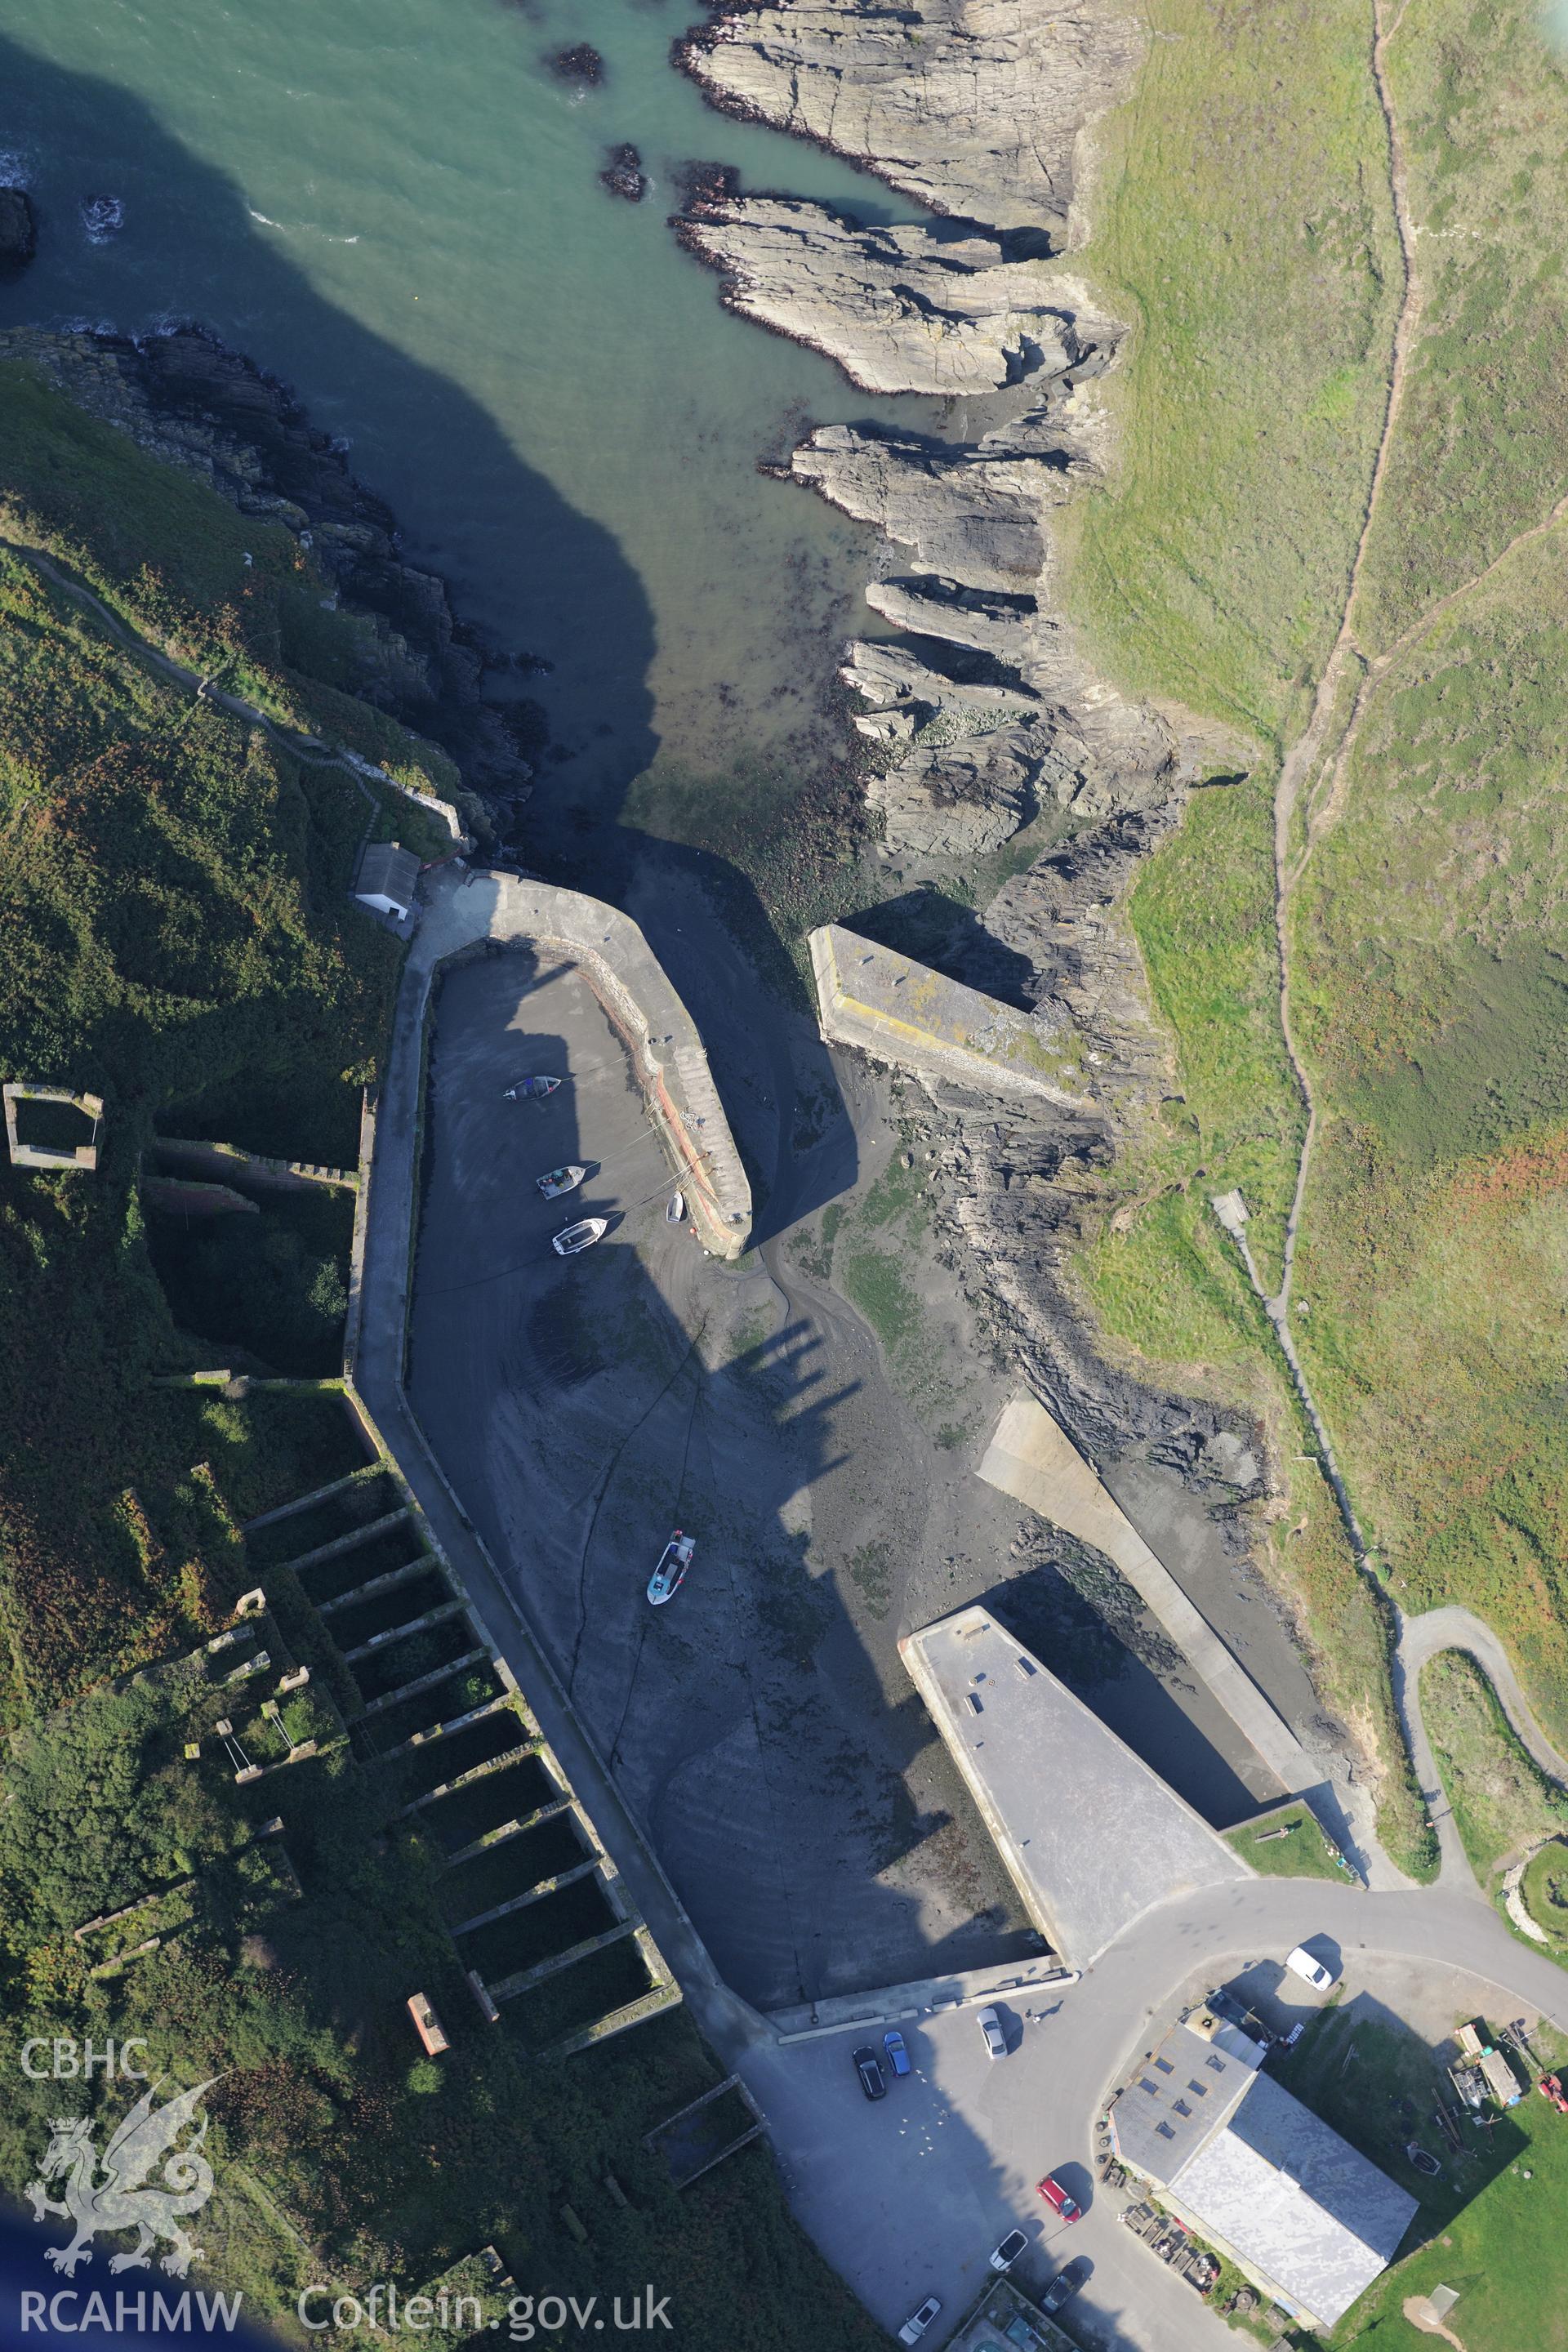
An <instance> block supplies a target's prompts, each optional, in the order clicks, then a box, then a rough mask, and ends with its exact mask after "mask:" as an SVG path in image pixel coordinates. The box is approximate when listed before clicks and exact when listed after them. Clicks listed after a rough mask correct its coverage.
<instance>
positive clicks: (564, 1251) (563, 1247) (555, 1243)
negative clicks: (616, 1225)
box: [550, 1217, 610, 1257]
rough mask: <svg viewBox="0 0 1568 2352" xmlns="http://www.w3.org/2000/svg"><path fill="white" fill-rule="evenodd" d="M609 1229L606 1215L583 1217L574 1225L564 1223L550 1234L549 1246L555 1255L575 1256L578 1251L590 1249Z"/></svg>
mask: <svg viewBox="0 0 1568 2352" xmlns="http://www.w3.org/2000/svg"><path fill="white" fill-rule="evenodd" d="M609 1230H610V1221H609V1219H608V1217H583V1218H581V1219H580V1220H579V1221H578V1223H576V1224H574V1225H565V1226H563V1228H562V1230H561V1232H560V1233H558V1234H551V1236H550V1246H551V1248H552V1250H553V1251H554V1252H555V1255H556V1256H557V1257H575V1256H576V1255H578V1253H579V1251H581V1250H585V1249H592V1248H593V1246H594V1244H595V1242H597V1241H602V1240H603V1239H604V1237H605V1234H607V1233H608V1232H609Z"/></svg>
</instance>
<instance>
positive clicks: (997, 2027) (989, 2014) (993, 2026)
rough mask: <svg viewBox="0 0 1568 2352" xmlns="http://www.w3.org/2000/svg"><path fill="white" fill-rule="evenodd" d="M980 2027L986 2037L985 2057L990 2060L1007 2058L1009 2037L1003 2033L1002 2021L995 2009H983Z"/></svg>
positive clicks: (980, 2016)
mask: <svg viewBox="0 0 1568 2352" xmlns="http://www.w3.org/2000/svg"><path fill="white" fill-rule="evenodd" d="M979 2025H980V2031H981V2032H982V2033H983V2034H984V2036H985V2055H986V2056H987V2057H988V2058H1005V2056H1006V2055H1007V2037H1006V2035H1005V2033H1004V2032H1003V2031H1002V2020H1001V2019H1000V2018H999V2017H998V2016H997V2014H996V2011H994V2009H983V2010H982V2011H980V2015H979Z"/></svg>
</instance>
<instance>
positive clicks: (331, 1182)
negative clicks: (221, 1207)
mask: <svg viewBox="0 0 1568 2352" xmlns="http://www.w3.org/2000/svg"><path fill="white" fill-rule="evenodd" d="M153 1159H154V1160H155V1161H156V1162H157V1164H158V1166H159V1167H160V1168H164V1169H174V1170H177V1171H182V1172H184V1174H186V1175H189V1176H211V1177H216V1178H217V1179H218V1180H219V1181H221V1180H222V1179H223V1178H224V1177H226V1176H232V1177H243V1178H244V1179H245V1181H246V1182H247V1184H255V1185H256V1186H258V1188H259V1189H261V1190H264V1191H270V1192H313V1191H315V1190H316V1189H317V1188H318V1187H319V1186H321V1185H326V1186H328V1187H330V1188H331V1189H332V1190H334V1191H338V1192H352V1191H353V1188H354V1186H355V1185H356V1184H357V1183H358V1182H359V1178H358V1176H357V1174H356V1173H355V1171H353V1169H352V1168H327V1167H323V1166H322V1165H321V1163H320V1162H319V1161H317V1160H271V1159H268V1158H265V1157H264V1156H263V1155H262V1154H261V1153H260V1152H257V1151H242V1150H240V1148H239V1146H238V1145H237V1143H207V1142H204V1141H202V1140H200V1139H197V1138H195V1137H186V1136H175V1135H159V1136H155V1137H154V1138H153Z"/></svg>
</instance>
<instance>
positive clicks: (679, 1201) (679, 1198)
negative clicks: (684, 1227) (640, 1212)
mask: <svg viewBox="0 0 1568 2352" xmlns="http://www.w3.org/2000/svg"><path fill="white" fill-rule="evenodd" d="M685 1214H686V1195H685V1193H684V1192H672V1193H671V1194H670V1196H669V1201H668V1205H667V1207H666V1209H665V1212H664V1222H665V1223H666V1224H667V1225H678V1224H679V1223H680V1221H681V1219H682V1217H684V1216H685Z"/></svg>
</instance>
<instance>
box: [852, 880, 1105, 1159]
mask: <svg viewBox="0 0 1568 2352" xmlns="http://www.w3.org/2000/svg"><path fill="white" fill-rule="evenodd" d="M806 944H807V946H808V947H809V948H810V950H811V968H812V972H813V974H814V976H815V978H816V1003H817V1018H818V1021H819V1022H820V1024H821V1027H822V1034H823V1035H824V1037H825V1038H826V1040H827V1042H828V1044H829V1045H856V1046H858V1047H859V1049H860V1051H861V1052H862V1053H865V1054H870V1055H873V1056H874V1057H875V1059H876V1060H878V1061H879V1062H891V1063H894V1064H896V1065H897V1066H899V1067H900V1068H902V1069H907V1070H912V1071H913V1072H914V1074H915V1075H916V1076H918V1077H921V1078H925V1079H928V1080H930V1079H933V1078H952V1079H955V1080H956V1081H957V1082H958V1083H959V1084H960V1085H962V1086H969V1087H979V1088H981V1089H982V1090H983V1091H984V1092H985V1093H987V1094H996V1093H1001V1094H1006V1095H1014V1096H1019V1097H1032V1098H1033V1099H1035V1100H1036V1101H1040V1102H1049V1103H1054V1104H1056V1105H1057V1106H1058V1108H1060V1109H1063V1110H1071V1111H1079V1112H1083V1113H1086V1114H1089V1115H1090V1116H1092V1115H1093V1113H1094V1105H1093V1104H1092V1102H1090V1101H1089V1099H1088V1098H1087V1097H1085V1096H1083V1095H1081V1094H1075V1093H1074V1092H1072V1091H1071V1087H1070V1083H1069V1082H1070V1080H1071V1079H1072V1078H1074V1077H1075V1076H1077V1075H1078V1068H1079V1056H1080V1055H1081V1051H1082V1048H1081V1047H1080V1045H1079V1043H1078V1040H1077V1038H1076V1037H1075V1035H1074V1034H1073V1033H1072V1031H1071V1030H1070V1029H1068V1030H1066V1031H1064V1032H1060V1033H1053V1032H1052V1031H1050V1030H1048V1029H1047V1028H1045V1027H1043V1026H1042V1025H1041V1024H1039V1023H1037V1022H1036V1021H1034V1020H1032V1019H1031V1018H1030V1016H1029V1015H1028V1013H1020V1012H1018V1011H1017V1010H1016V1008H1015V1007H1014V1006H1013V1005H1011V1004H1004V1003H1002V1002H1001V1001H1000V999H999V998H997V997H994V996H983V995H982V994H981V992H980V991H979V990H978V989H977V988H966V987H965V986H964V985H963V982H962V981H957V980H948V979H947V978H945V976H944V975H943V974H942V972H940V971H932V970H931V966H930V965H929V964H923V963H916V962H915V961H914V960H913V958H912V957H910V956H907V955H900V952H899V950H897V949H896V948H888V947H883V946H881V945H880V944H879V942H878V941H877V940H868V939H863V938H862V937H861V936H860V934H859V933H858V931H847V930H845V929H843V927H842V925H840V924H838V923H826V924H824V925H823V927H822V929H820V930H816V931H813V932H812V934H811V937H810V939H809V940H807V942H806Z"/></svg>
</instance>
